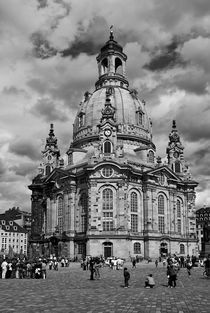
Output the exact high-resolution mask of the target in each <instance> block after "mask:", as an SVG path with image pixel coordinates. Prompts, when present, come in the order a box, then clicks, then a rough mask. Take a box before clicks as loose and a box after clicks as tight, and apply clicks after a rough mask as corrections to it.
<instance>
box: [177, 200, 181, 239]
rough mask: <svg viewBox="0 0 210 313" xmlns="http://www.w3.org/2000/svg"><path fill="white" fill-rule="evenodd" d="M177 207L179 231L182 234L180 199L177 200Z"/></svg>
mask: <svg viewBox="0 0 210 313" xmlns="http://www.w3.org/2000/svg"><path fill="white" fill-rule="evenodd" d="M176 207H177V232H178V233H179V234H181V232H182V222H181V202H180V200H177V202H176Z"/></svg>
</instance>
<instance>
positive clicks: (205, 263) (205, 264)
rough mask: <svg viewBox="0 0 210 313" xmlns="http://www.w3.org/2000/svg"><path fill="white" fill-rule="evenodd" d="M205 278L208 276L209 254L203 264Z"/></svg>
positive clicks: (209, 274) (209, 270) (209, 269)
mask: <svg viewBox="0 0 210 313" xmlns="http://www.w3.org/2000/svg"><path fill="white" fill-rule="evenodd" d="M204 266H205V271H206V276H208V277H209V276H210V254H209V255H208V258H207V259H206V260H205V262H204Z"/></svg>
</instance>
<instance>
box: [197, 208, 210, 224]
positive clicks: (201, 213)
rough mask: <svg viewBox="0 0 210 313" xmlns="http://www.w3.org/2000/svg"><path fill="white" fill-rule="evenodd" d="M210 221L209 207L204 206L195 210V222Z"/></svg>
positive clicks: (203, 222)
mask: <svg viewBox="0 0 210 313" xmlns="http://www.w3.org/2000/svg"><path fill="white" fill-rule="evenodd" d="M207 222H208V223H209V222H210V207H204V208H201V209H198V210H197V211H196V223H197V224H199V223H200V224H205V223H207Z"/></svg>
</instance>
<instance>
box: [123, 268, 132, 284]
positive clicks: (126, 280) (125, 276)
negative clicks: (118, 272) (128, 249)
mask: <svg viewBox="0 0 210 313" xmlns="http://www.w3.org/2000/svg"><path fill="white" fill-rule="evenodd" d="M123 275H124V282H125V286H124V288H128V287H129V280H130V273H129V271H128V269H127V267H125V268H124V272H123Z"/></svg>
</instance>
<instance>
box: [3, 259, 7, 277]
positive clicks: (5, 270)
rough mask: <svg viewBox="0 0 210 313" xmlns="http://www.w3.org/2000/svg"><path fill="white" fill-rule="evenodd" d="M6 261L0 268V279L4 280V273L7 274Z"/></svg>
mask: <svg viewBox="0 0 210 313" xmlns="http://www.w3.org/2000/svg"><path fill="white" fill-rule="evenodd" d="M7 265H8V264H7V261H6V260H5V259H4V261H3V262H2V264H1V268H2V279H5V278H6V273H7Z"/></svg>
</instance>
